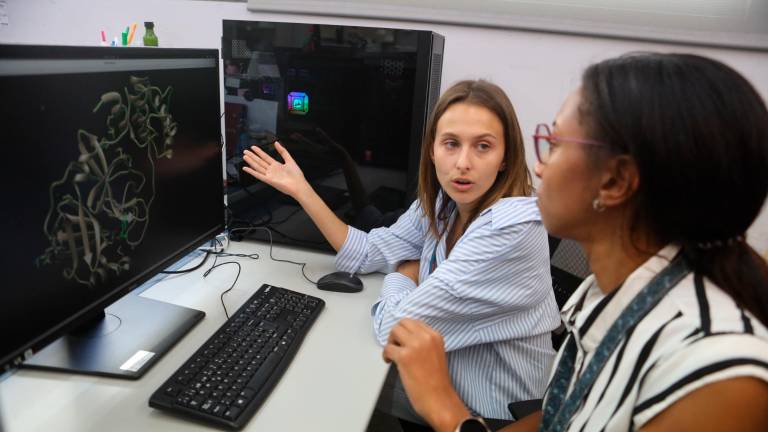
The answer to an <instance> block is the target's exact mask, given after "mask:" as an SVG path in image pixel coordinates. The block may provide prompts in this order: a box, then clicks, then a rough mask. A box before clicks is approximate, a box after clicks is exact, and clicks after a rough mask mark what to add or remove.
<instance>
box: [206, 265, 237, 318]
mask: <svg viewBox="0 0 768 432" xmlns="http://www.w3.org/2000/svg"><path fill="white" fill-rule="evenodd" d="M227 264H234V265H236V266H237V275H236V276H235V280H234V281H232V285H230V287H229V288H227V289H226V290H225V291H224V292H222V293H221V295H220V296H219V301H220V302H221V306H223V307H224V315H226V317H227V319H229V311H227V305H226V304H224V294H226V293H228V292H230V291H232V288H234V287H235V284H236V283H237V280H238V279H239V278H240V271H241V270H242V269H243V267H242V266H241V265H240V263H239V262H237V261H225V262H223V263H219V264H216V262H215V261H214V264H213V265H212V266H211V268H209V269H208V270H206V271H205V273H203V277H204V278H205V277H207V276H208V275H209V274H210V273H211V271H212V270H213V269H215V268H217V267H221V266H223V265H227Z"/></svg>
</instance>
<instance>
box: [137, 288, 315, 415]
mask: <svg viewBox="0 0 768 432" xmlns="http://www.w3.org/2000/svg"><path fill="white" fill-rule="evenodd" d="M324 306H325V302H324V301H323V300H321V299H319V298H317V297H312V296H308V295H305V294H301V293H298V292H295V291H291V290H287V289H285V288H278V287H274V286H271V285H266V284H265V285H262V286H261V288H260V289H259V290H258V291H256V293H255V294H254V295H253V296H251V298H250V299H248V301H247V302H245V303H244V304H243V306H241V307H240V309H238V310H237V312H235V314H234V315H232V317H230V319H229V320H227V322H225V323H224V324H223V325H222V326H221V327H220V328H219V329H218V330H217V331H216V333H215V334H214V335H213V336H211V337H210V338H209V339H208V340H207V341H206V342H205V343H204V344H203V346H201V347H200V349H198V350H197V351H196V352H195V353H194V354H193V355H192V356H191V357H190V358H189V360H187V361H186V362H185V363H184V365H183V366H182V367H180V368H179V369H178V370H177V371H176V372H175V373H174V374H173V375H172V376H171V377H170V378H169V379H168V380H167V381H166V382H165V383H164V384H163V385H162V386H160V388H158V389H157V390H156V391H155V392H154V393H153V394H152V397H150V398H149V406H151V407H153V408H159V409H162V410H168V411H171V412H174V413H178V414H181V415H183V416H188V417H192V418H196V419H200V420H204V421H208V422H212V423H215V424H218V425H221V426H225V427H228V428H232V429H240V428H242V427H243V426H244V425H245V424H246V423H247V422H248V420H250V418H251V417H253V415H254V414H255V413H256V411H257V410H258V408H259V406H261V404H262V403H263V402H264V401H265V400H266V399H267V397H268V396H269V393H270V392H271V391H272V388H273V387H274V386H275V384H277V382H278V381H279V380H280V377H281V376H282V375H283V372H285V369H286V368H287V367H288V365H289V364H290V362H291V360H293V357H294V356H295V355H296V351H298V349H299V346H300V345H301V342H302V340H303V339H304V336H305V335H306V334H307V331H309V328H310V327H311V326H312V324H313V323H314V322H315V319H316V318H317V316H318V315H319V314H320V311H321V310H322V309H323V307H324Z"/></svg>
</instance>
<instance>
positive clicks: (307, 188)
mask: <svg viewBox="0 0 768 432" xmlns="http://www.w3.org/2000/svg"><path fill="white" fill-rule="evenodd" d="M315 196H316V197H317V198H320V196H319V195H317V193H316V192H315V190H314V189H312V186H311V185H310V184H309V182H307V181H304V182H303V183H302V184H301V186H299V187H298V188H297V189H296V192H295V193H293V195H292V196H291V198H293V199H295V200H296V201H297V202H298V203H299V205H301V206H302V207H303V206H304V205H305V204H306V203H308V202H309V201H310V200H311V199H312V198H313V197H315Z"/></svg>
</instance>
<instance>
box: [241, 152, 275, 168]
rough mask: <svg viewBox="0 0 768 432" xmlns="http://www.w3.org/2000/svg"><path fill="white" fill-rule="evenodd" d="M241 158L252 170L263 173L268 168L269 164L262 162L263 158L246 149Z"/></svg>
mask: <svg viewBox="0 0 768 432" xmlns="http://www.w3.org/2000/svg"><path fill="white" fill-rule="evenodd" d="M243 160H244V161H245V162H246V163H247V164H248V165H250V167H251V168H252V169H253V170H254V171H258V172H259V173H261V174H265V173H266V172H267V168H269V165H267V163H266V162H264V160H263V159H261V158H260V157H258V156H256V155H255V154H253V153H251V152H250V151H248V150H246V151H245V153H243Z"/></svg>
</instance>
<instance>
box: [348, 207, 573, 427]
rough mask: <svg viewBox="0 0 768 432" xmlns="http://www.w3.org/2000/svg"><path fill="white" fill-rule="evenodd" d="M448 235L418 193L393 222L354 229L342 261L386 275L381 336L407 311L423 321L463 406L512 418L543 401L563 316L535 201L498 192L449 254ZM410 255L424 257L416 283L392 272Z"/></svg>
mask: <svg viewBox="0 0 768 432" xmlns="http://www.w3.org/2000/svg"><path fill="white" fill-rule="evenodd" d="M438 205H439V202H438ZM438 208H439V207H438ZM452 220H453V218H451V221H452ZM449 223H451V222H449ZM446 231H447V230H446ZM445 241H446V236H445V235H443V236H441V237H440V238H436V237H435V236H434V235H433V234H432V233H431V232H430V230H429V223H428V221H427V219H426V216H425V215H424V213H423V211H422V210H421V207H420V205H419V201H418V200H417V201H416V202H414V203H413V204H412V205H411V207H410V208H409V209H408V211H407V212H405V213H404V214H403V215H402V216H401V217H400V219H398V221H397V222H396V223H395V224H393V225H392V226H391V227H389V228H378V229H374V230H371V232H370V233H368V234H366V233H364V232H362V231H359V230H357V229H355V228H352V227H350V229H349V234H348V235H347V239H346V241H345V243H344V245H343V246H342V248H341V250H340V251H339V253H338V255H337V257H336V267H337V268H338V269H339V270H343V271H348V272H356V273H368V272H373V271H381V272H385V273H389V274H388V275H387V276H386V277H385V278H384V284H383V287H382V291H381V295H380V296H379V298H378V300H377V302H376V303H375V304H374V306H373V308H372V315H373V330H374V334H375V336H376V338H377V339H378V341H379V343H380V344H382V345H384V344H385V343H386V341H387V337H388V336H389V331H390V330H391V329H392V327H393V326H394V325H395V324H396V323H397V322H398V321H399V320H400V319H402V318H404V317H408V318H412V319H418V320H422V321H424V322H426V323H427V324H428V325H430V326H432V327H433V328H435V329H436V330H437V331H439V332H440V333H441V334H442V335H443V338H444V339H445V348H446V351H447V352H448V368H449V372H450V375H451V378H452V382H453V384H454V387H455V388H456V390H457V392H458V394H459V395H460V396H461V398H462V400H463V401H464V403H465V404H466V405H467V407H468V408H469V409H471V410H474V411H475V412H477V413H479V414H481V415H483V416H486V417H493V418H502V419H508V418H511V417H510V414H509V411H508V410H507V404H508V403H509V402H512V401H519V400H528V399H537V398H541V396H542V394H543V392H544V388H545V386H546V381H547V380H546V377H547V376H548V374H549V369H550V366H551V363H552V359H553V357H554V351H553V349H552V343H551V336H550V332H551V331H552V330H553V329H554V328H556V327H557V326H558V325H559V323H560V319H559V316H558V311H557V304H556V302H555V297H554V293H553V291H552V282H551V278H550V271H549V248H548V242H547V233H546V231H545V230H544V227H543V225H542V223H541V216H540V214H539V210H538V207H537V206H536V200H535V198H530V197H512V198H502V199H500V200H499V201H498V202H496V203H495V204H494V205H492V206H491V207H489V208H487V209H485V210H484V211H482V212H481V213H480V214H479V215H478V217H477V218H476V219H475V220H474V221H473V222H472V223H471V224H470V226H469V227H468V228H467V230H466V232H465V233H464V234H463V235H462V236H461V237H460V238H459V239H458V241H457V242H456V244H455V245H454V247H453V249H452V250H451V253H450V255H449V256H448V257H446V249H445ZM433 255H434V256H435V258H436V264H437V265H436V268H435V270H434V271H433V272H431V273H430V265H429V263H430V260H431V259H432V256H433ZM406 260H420V269H419V281H420V284H419V285H418V286H417V285H416V283H414V282H413V281H412V280H411V279H410V278H408V277H407V276H404V275H402V274H400V273H397V272H394V271H395V269H396V268H397V265H398V264H399V263H401V262H403V261H406Z"/></svg>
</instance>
